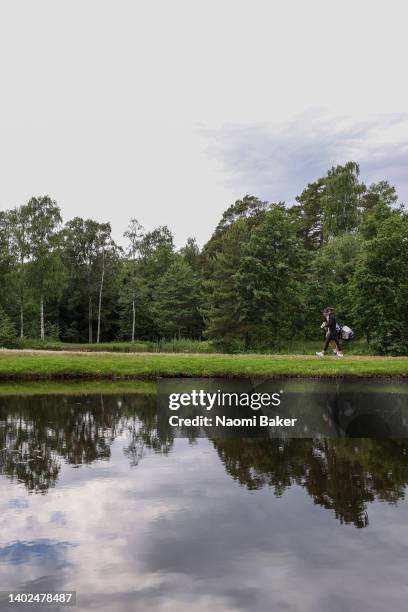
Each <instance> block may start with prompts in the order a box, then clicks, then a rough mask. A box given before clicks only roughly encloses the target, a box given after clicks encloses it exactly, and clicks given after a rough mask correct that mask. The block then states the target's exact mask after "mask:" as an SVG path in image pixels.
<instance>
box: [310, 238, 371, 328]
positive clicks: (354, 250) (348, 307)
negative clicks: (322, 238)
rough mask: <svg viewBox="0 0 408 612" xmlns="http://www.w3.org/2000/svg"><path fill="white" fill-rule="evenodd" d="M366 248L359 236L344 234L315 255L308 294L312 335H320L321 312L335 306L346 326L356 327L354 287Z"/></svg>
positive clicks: (338, 316) (311, 267)
mask: <svg viewBox="0 0 408 612" xmlns="http://www.w3.org/2000/svg"><path fill="white" fill-rule="evenodd" d="M362 248H363V240H362V237H361V236H360V235H359V234H342V235H340V236H336V238H333V239H332V240H330V242H328V243H327V244H325V245H324V246H323V247H322V248H321V249H319V250H318V251H317V252H316V253H315V256H314V258H313V261H312V263H311V266H310V271H309V275H308V278H307V281H306V282H305V291H304V294H305V300H304V309H305V313H306V321H305V325H306V332H307V335H308V336H312V337H313V336H316V334H317V333H319V332H318V330H319V322H320V313H321V311H322V309H323V308H324V307H325V306H332V307H334V308H335V310H336V316H337V318H338V319H339V320H340V321H341V322H342V323H344V324H349V325H354V318H353V317H354V308H353V301H352V297H351V284H352V281H353V277H354V272H355V269H356V266H357V264H358V261H359V258H360V254H361V251H362Z"/></svg>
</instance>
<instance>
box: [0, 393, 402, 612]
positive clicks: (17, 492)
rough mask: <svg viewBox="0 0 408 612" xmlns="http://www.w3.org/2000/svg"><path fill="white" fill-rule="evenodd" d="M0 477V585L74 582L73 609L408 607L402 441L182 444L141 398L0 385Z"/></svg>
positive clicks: (374, 610)
mask: <svg viewBox="0 0 408 612" xmlns="http://www.w3.org/2000/svg"><path fill="white" fill-rule="evenodd" d="M390 389H391V388H390ZM136 391H137V389H136ZM387 391H388V387H387V386H385V387H384V388H383V389H382V392H383V393H385V394H386V393H387ZM391 391H392V393H397V395H398V397H397V401H398V402H399V403H400V404H401V402H402V403H404V402H405V398H406V397H408V396H407V395H406V392H405V395H404V393H400V392H399V391H401V389H400V390H399V391H398V389H397V392H396V391H395V388H393V389H391ZM374 392H375V393H378V387H377V388H376V389H375V391H374ZM376 397H378V395H377V396H376ZM401 398H402V399H401ZM0 474H1V477H0V590H6V589H7V590H8V589H14V590H17V589H22V590H25V591H35V592H37V591H41V592H44V590H47V591H49V590H60V591H61V590H64V589H67V590H76V592H77V607H76V608H66V610H70V609H72V610H78V611H82V610H102V611H109V612H110V611H118V612H124V611H133V610H143V611H144V610H152V611H155V612H156V611H159V612H161V611H163V612H173V611H177V612H184V611H186V612H187V611H188V612H196V611H207V610H211V611H225V610H228V611H232V610H248V611H249V610H251V611H265V612H266V611H270V610H273V611H275V610H276V611H284V612H287V611H296V612H298V611H299V612H312V611H313V612H344V611H349V610H350V611H353V612H360V611H368V610H369V611H370V612H380V611H381V612H384V611H388V610H392V611H393V612H399V611H401V612H402V611H405V610H407V607H408V603H407V602H408V586H407V584H408V581H407V578H406V577H407V568H408V505H407V503H406V500H405V496H406V489H407V483H408V439H360V438H354V439H351V438H338V439H335V438H333V439H326V438H325V439H321V440H311V439H287V440H284V441H282V440H278V439H272V440H268V439H262V440H258V439H256V438H253V439H236V438H228V439H219V438H213V439H208V438H199V439H197V440H193V441H189V440H187V439H183V438H173V437H172V435H171V434H169V433H167V434H166V435H160V434H159V433H158V432H157V428H156V398H155V395H154V393H142V392H135V393H129V392H128V391H126V392H124V393H121V392H117V393H109V394H88V395H87V394H83V393H82V394H78V395H76V394H75V395H70V394H59V395H47V394H39V395H31V396H30V395H8V396H0ZM3 609H4V610H8V609H11V608H7V607H4V608H3ZM24 609H27V608H24Z"/></svg>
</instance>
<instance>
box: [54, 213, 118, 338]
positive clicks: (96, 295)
mask: <svg viewBox="0 0 408 612" xmlns="http://www.w3.org/2000/svg"><path fill="white" fill-rule="evenodd" d="M114 252H115V245H114V244H113V241H112V238H111V226H110V223H98V222H97V221H94V220H93V219H82V218H81V217H75V218H74V219H72V220H71V221H69V222H68V223H67V224H66V226H65V229H64V258H65V262H66V267H67V269H68V270H69V283H68V287H67V292H68V296H69V300H70V306H71V309H73V308H75V309H77V311H78V313H79V312H82V313H83V314H82V318H83V319H85V320H87V322H88V325H87V326H88V334H87V335H88V342H89V343H90V344H92V342H93V340H94V322H95V314H94V311H95V309H94V306H95V301H96V300H98V310H97V317H96V320H97V325H98V326H99V330H100V320H101V312H102V293H103V288H104V282H105V270H106V261H107V260H108V262H110V263H113V261H114V259H115V257H114ZM84 294H85V295H84ZM84 301H86V307H85V308H84ZM85 312H86V314H85ZM76 318H77V320H78V318H79V316H77V317H76Z"/></svg>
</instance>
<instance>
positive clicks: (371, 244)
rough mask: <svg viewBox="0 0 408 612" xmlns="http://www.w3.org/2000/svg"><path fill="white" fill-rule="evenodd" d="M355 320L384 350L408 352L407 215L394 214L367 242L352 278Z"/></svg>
mask: <svg viewBox="0 0 408 612" xmlns="http://www.w3.org/2000/svg"><path fill="white" fill-rule="evenodd" d="M351 298H352V303H353V307H354V312H355V320H356V321H358V323H359V327H360V328H361V329H362V330H364V332H365V334H366V337H367V339H368V340H369V339H370V338H371V337H373V338H374V340H375V341H376V345H377V347H378V349H379V350H380V351H381V352H383V353H393V354H404V355H407V354H408V215H407V214H406V213H404V212H399V213H398V214H393V215H391V216H390V217H388V218H387V219H385V220H384V222H383V223H382V225H381V226H379V227H378V230H377V235H376V236H375V238H373V239H372V240H369V241H366V242H365V244H364V249H363V255H362V257H361V260H360V261H359V263H358V265H357V267H356V272H355V275H354V279H353V284H352V289H351Z"/></svg>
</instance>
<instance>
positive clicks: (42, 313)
mask: <svg viewBox="0 0 408 612" xmlns="http://www.w3.org/2000/svg"><path fill="white" fill-rule="evenodd" d="M40 324H41V340H45V331H44V298H43V297H42V298H41V303H40Z"/></svg>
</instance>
